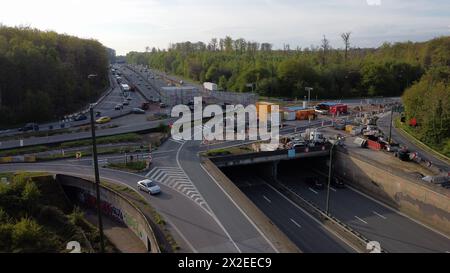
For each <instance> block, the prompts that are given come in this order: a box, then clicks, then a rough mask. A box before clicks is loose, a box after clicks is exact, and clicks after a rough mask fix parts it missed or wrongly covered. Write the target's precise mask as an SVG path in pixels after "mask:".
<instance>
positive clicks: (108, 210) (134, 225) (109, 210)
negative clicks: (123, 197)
mask: <svg viewBox="0 0 450 273" xmlns="http://www.w3.org/2000/svg"><path fill="white" fill-rule="evenodd" d="M78 200H79V201H80V203H81V204H83V205H85V206H87V207H89V208H93V209H95V208H96V207H97V198H96V197H95V196H93V195H91V194H90V193H89V192H88V191H84V190H80V192H79V193H78ZM100 211H101V212H102V213H103V214H104V215H106V216H108V217H110V218H112V219H114V220H116V221H118V222H120V223H124V224H125V225H126V226H127V227H128V228H130V229H131V230H132V231H133V232H134V233H135V234H136V235H138V236H139V238H141V240H143V241H145V242H146V240H147V235H146V234H145V232H143V231H142V229H141V228H140V226H139V223H138V222H137V221H136V219H134V218H133V217H132V216H131V215H129V214H128V213H126V212H125V211H122V210H121V209H120V208H117V207H114V206H113V205H112V204H111V203H109V202H107V201H105V200H101V203H100Z"/></svg>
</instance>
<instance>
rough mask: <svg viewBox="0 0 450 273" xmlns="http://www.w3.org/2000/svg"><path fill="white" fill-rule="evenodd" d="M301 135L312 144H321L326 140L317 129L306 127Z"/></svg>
mask: <svg viewBox="0 0 450 273" xmlns="http://www.w3.org/2000/svg"><path fill="white" fill-rule="evenodd" d="M301 136H302V137H303V138H304V139H305V140H306V141H308V142H309V143H310V144H312V145H317V144H323V143H325V142H326V139H325V136H324V135H323V133H322V132H319V131H318V130H317V129H310V128H308V129H306V131H305V132H304V133H302V134H301Z"/></svg>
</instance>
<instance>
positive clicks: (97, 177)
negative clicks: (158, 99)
mask: <svg viewBox="0 0 450 273" xmlns="http://www.w3.org/2000/svg"><path fill="white" fill-rule="evenodd" d="M96 76H97V75H89V76H88V78H89V79H92V78H95V77H96ZM94 106H95V103H93V104H91V105H90V107H89V112H90V114H91V135H92V154H93V163H94V173H95V192H96V197H97V198H96V205H97V217H98V229H99V232H100V251H101V252H102V253H104V252H105V241H104V235H103V221H102V213H101V209H100V204H101V200H100V174H99V171H98V156H97V141H96V137H95V116H94Z"/></svg>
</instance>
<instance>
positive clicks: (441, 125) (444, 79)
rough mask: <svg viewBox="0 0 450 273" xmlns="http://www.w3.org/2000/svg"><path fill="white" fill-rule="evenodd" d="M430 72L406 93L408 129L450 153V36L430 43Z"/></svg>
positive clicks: (428, 68)
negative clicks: (411, 123)
mask: <svg viewBox="0 0 450 273" xmlns="http://www.w3.org/2000/svg"><path fill="white" fill-rule="evenodd" d="M428 51H429V52H430V53H431V54H429V55H430V58H427V59H426V66H427V72H426V73H425V75H424V76H423V77H422V78H421V79H420V81H418V82H417V83H416V84H414V85H413V86H412V87H411V88H409V89H407V90H406V92H405V94H404V95H403V103H404V105H405V113H406V119H407V121H409V120H411V119H416V121H417V127H415V128H408V129H409V131H410V132H412V133H413V134H414V135H415V136H416V137H418V138H419V139H421V140H422V141H424V142H425V143H427V144H429V145H431V146H433V147H435V148H436V149H438V150H439V151H440V152H442V153H444V154H446V155H447V156H450V85H449V84H450V39H449V38H446V39H440V40H435V41H432V42H430V44H429V46H428Z"/></svg>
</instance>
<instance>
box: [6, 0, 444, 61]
mask: <svg viewBox="0 0 450 273" xmlns="http://www.w3.org/2000/svg"><path fill="white" fill-rule="evenodd" d="M87 3H88V2H87V1H86V0H69V1H64V3H54V1H50V0H43V1H39V2H36V1H30V0H18V1H14V2H10V3H6V4H3V7H2V9H1V10H0V18H2V21H1V22H0V23H2V24H3V25H6V26H20V25H25V26H30V27H32V28H37V29H40V30H44V31H45V30H48V31H55V32H58V33H64V34H68V35H73V36H78V37H80V38H86V39H95V40H98V41H99V42H101V43H102V44H103V45H105V46H107V47H109V48H113V49H115V50H116V52H117V54H118V55H125V54H126V53H128V52H131V51H137V52H143V51H145V48H146V47H150V48H152V47H155V48H159V49H167V48H168V47H169V44H174V43H179V42H184V41H191V42H198V41H202V42H204V43H206V44H207V43H208V42H209V40H210V39H211V38H223V37H225V36H230V37H233V38H235V39H237V38H241V37H242V38H244V39H246V40H248V41H256V42H260V43H266V42H267V43H270V44H272V45H273V47H274V49H282V48H283V44H289V45H290V48H291V49H295V48H297V47H301V48H305V47H310V46H311V45H319V44H320V41H321V39H322V37H323V35H325V36H326V37H327V39H328V40H329V41H330V44H331V46H332V47H333V48H341V47H342V41H341V38H340V34H341V33H343V32H351V33H352V38H351V45H352V47H356V48H377V47H379V46H381V45H382V44H383V43H385V42H389V43H395V42H407V41H411V42H423V41H427V40H430V39H432V38H436V37H440V36H448V35H450V20H449V19H448V14H450V3H448V2H446V1H444V0H433V1H422V0H414V1H406V0H398V1H393V0H390V1H389V0H345V1H337V0H320V1H302V2H301V3H298V2H297V1H293V0H278V1H275V0H261V1H258V0H251V1H247V2H246V3H240V2H239V1H236V0H232V1H223V0H217V1H206V0H186V1H182V0H170V1H159V0H147V1H146V0H131V1H124V0H111V1H106V0H99V1H95V2H94V3H89V4H87ZM86 5H90V7H91V8H86ZM24 6H27V7H29V8H28V9H26V10H23V7H24ZM39 9H46V10H49V11H51V12H50V13H49V14H48V15H47V16H45V17H42V16H40V15H41V14H39V13H36V12H35V10H39ZM99 11H103V14H99V13H98V12H99ZM80 14H82V15H80ZM80 18H82V19H80ZM249 18H250V19H249ZM267 18H271V20H267ZM324 18H326V19H324Z"/></svg>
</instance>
